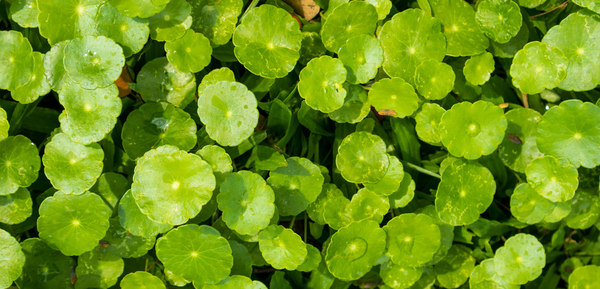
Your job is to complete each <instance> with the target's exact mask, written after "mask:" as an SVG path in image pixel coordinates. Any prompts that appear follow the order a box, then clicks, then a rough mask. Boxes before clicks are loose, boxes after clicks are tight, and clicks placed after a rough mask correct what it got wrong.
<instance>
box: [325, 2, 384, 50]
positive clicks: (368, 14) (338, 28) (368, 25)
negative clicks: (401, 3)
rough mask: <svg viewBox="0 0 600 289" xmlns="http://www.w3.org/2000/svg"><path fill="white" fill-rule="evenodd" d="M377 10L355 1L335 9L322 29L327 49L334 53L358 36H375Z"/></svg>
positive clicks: (369, 5) (367, 4)
mask: <svg viewBox="0 0 600 289" xmlns="http://www.w3.org/2000/svg"><path fill="white" fill-rule="evenodd" d="M377 20H378V16H377V9H375V6H373V5H371V4H369V3H366V2H362V1H353V2H350V3H344V4H342V5H339V6H337V7H335V8H334V9H333V10H332V11H331V13H330V14H329V15H328V16H327V20H326V21H325V23H324V24H323V27H322V28H321V39H322V40H323V44H324V45H325V47H326V48H327V49H328V50H329V51H331V52H334V53H338V52H339V53H341V52H340V48H341V47H342V46H343V45H344V44H346V42H347V41H348V40H349V39H351V38H353V37H355V36H358V35H363V34H366V35H373V33H374V32H375V29H376V28H377Z"/></svg>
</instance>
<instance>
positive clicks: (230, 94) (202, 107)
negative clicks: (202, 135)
mask: <svg viewBox="0 0 600 289" xmlns="http://www.w3.org/2000/svg"><path fill="white" fill-rule="evenodd" d="M257 105H258V103H257V101H256V97H255V96H254V94H253V93H252V92H251V91H249V90H248V88H246V86H245V85H243V84H241V83H239V82H231V81H220V82H217V83H215V84H210V85H208V86H206V87H205V88H204V90H202V91H198V115H199V116H200V120H201V121H202V123H204V125H205V127H206V132H207V133H208V135H209V136H210V138H212V139H213V140H215V141H216V142H217V143H219V144H220V145H223V146H237V145H239V144H240V143H241V142H242V141H244V140H245V139H247V138H248V137H250V136H251V135H252V133H253V132H254V128H255V127H256V125H257V124H258V109H257Z"/></svg>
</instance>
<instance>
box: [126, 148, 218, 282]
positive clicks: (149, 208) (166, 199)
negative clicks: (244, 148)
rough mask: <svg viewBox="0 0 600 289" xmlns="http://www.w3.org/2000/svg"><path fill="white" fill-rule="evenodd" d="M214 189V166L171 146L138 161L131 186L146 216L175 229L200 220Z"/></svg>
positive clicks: (154, 151) (147, 154)
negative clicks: (197, 218)
mask: <svg viewBox="0 0 600 289" xmlns="http://www.w3.org/2000/svg"><path fill="white" fill-rule="evenodd" d="M148 184H152V185H151V186H149V185H148ZM214 189H215V177H214V175H213V173H212V170H211V166H210V165H209V164H208V163H206V162H205V161H203V160H202V158H200V157H199V156H197V155H195V154H189V153H186V152H185V151H182V150H179V149H178V148H176V147H174V146H171V145H164V146H161V147H158V148H157V149H153V150H151V151H149V152H147V153H146V154H144V156H143V157H141V158H140V159H138V161H137V165H136V167H135V174H134V175H133V184H132V185H131V192H132V194H133V198H134V199H135V203H137V205H138V206H139V208H140V210H141V211H142V213H144V214H145V215H147V216H148V218H150V219H151V220H153V221H155V222H158V223H168V224H171V225H180V224H183V223H185V222H187V221H188V220H189V219H191V218H193V217H194V216H196V215H197V214H198V213H199V212H200V210H201V209H202V206H203V205H205V204H206V203H207V202H208V201H209V200H210V198H211V196H212V191H213V190H214ZM125 227H126V226H125ZM175 273H176V272H175ZM188 279H189V278H188Z"/></svg>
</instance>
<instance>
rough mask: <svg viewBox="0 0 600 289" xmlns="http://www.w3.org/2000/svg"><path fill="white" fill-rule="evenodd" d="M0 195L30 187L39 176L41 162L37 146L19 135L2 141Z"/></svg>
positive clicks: (0, 146) (0, 151) (0, 145)
mask: <svg viewBox="0 0 600 289" xmlns="http://www.w3.org/2000/svg"><path fill="white" fill-rule="evenodd" d="M0 160H2V161H1V162H0V195H9V194H12V193H14V192H16V191H17V189H18V188H19V187H22V188H26V187H29V186H30V185H31V184H32V183H33V182H34V181H35V180H36V179H37V178H38V171H39V170H40V166H41V162H40V156H39V153H38V150H37V147H36V146H35V144H34V143H32V142H31V141H30V140H29V139H28V138H26V137H24V136H22V135H18V136H9V137H7V138H5V139H4V140H2V141H0Z"/></svg>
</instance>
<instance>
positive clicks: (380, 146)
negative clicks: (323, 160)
mask: <svg viewBox="0 0 600 289" xmlns="http://www.w3.org/2000/svg"><path fill="white" fill-rule="evenodd" d="M335 161H336V166H337V167H338V169H339V170H340V171H341V173H342V176H343V177H344V179H346V180H347V181H349V182H352V183H377V182H379V181H381V179H383V177H384V176H385V174H386V172H387V170H388V166H389V163H390V161H389V158H388V156H387V154H386V145H385V142H384V141H383V140H382V139H381V138H380V137H379V136H376V135H373V134H370V133H368V132H355V133H351V134H350V135H348V136H347V137H345V138H344V140H343V141H342V143H341V144H340V146H339V148H338V154H337V156H336V160H335Z"/></svg>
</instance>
